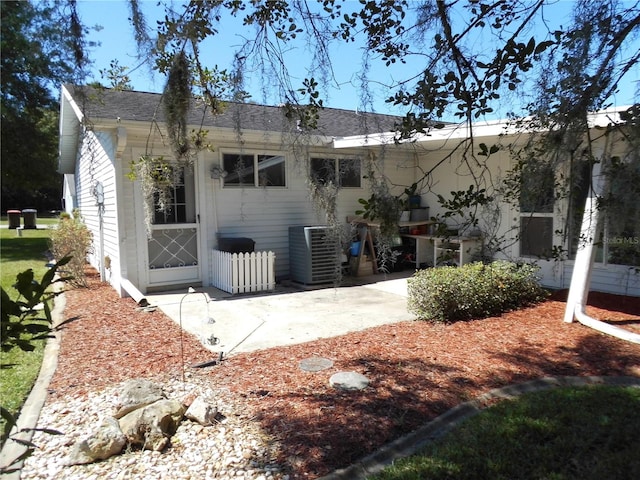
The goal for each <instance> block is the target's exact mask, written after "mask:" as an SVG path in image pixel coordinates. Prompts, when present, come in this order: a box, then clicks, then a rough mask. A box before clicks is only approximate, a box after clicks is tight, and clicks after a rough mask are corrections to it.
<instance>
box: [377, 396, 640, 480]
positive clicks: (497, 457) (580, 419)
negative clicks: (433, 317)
mask: <svg viewBox="0 0 640 480" xmlns="http://www.w3.org/2000/svg"><path fill="white" fill-rule="evenodd" d="M638 412H640V388H633V387H627V388H623V387H606V386H594V387H583V388H562V389H556V390H548V391H543V392H537V393H532V394H527V395H523V396H522V397H519V398H518V399H515V400H511V401H504V402H502V403H500V404H498V405H495V406H493V407H491V408H489V409H487V410H485V411H484V412H482V413H481V414H479V415H477V416H475V417H473V418H471V419H469V420H468V421H466V422H464V423H463V424H462V425H461V426H460V427H458V428H457V429H455V430H454V431H453V432H451V433H449V434H448V435H446V436H445V437H443V438H442V439H440V441H437V442H435V443H433V444H431V445H429V446H428V447H427V448H426V449H425V450H424V451H423V452H421V453H420V454H419V455H415V456H413V457H410V458H406V459H403V460H401V461H398V462H396V463H395V464H394V465H392V466H390V467H388V468H387V469H385V470H384V471H383V472H382V473H381V474H379V475H377V476H374V477H372V479H376V480H418V479H427V478H428V479H430V480H441V479H456V480H458V479H459V480H463V479H474V480H475V479H505V480H506V479H533V478H539V479H543V478H544V479H550V480H569V479H572V480H600V479H604V478H615V479H620V480H622V479H630V480H631V479H635V478H640V415H639V414H638Z"/></svg>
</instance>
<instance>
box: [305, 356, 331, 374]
mask: <svg viewBox="0 0 640 480" xmlns="http://www.w3.org/2000/svg"><path fill="white" fill-rule="evenodd" d="M331 367H333V361H332V360H329V359H328V358H322V357H309V358H305V359H304V360H301V361H300V369H301V370H304V371H305V372H319V371H321V370H326V369H327V368H331Z"/></svg>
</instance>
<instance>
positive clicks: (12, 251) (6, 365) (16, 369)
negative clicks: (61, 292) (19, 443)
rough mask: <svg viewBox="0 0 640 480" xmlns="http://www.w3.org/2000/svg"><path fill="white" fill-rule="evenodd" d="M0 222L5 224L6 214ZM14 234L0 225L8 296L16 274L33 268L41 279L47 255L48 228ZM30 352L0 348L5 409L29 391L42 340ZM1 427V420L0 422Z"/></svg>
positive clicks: (0, 395) (1, 270) (2, 277)
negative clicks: (1, 350)
mask: <svg viewBox="0 0 640 480" xmlns="http://www.w3.org/2000/svg"><path fill="white" fill-rule="evenodd" d="M57 223H58V219H51V218H47V219H38V222H37V224H38V226H39V227H40V226H52V225H55V224H57ZM0 224H2V225H7V221H6V218H3V219H2V220H1V221H0ZM21 233H22V235H21V236H18V233H17V232H16V230H13V229H11V230H10V229H7V228H0V283H1V284H2V288H4V289H5V291H6V292H7V293H8V294H9V296H10V297H11V298H12V299H15V298H16V297H17V295H18V292H17V290H16V289H14V288H13V287H12V285H13V284H14V283H15V280H16V275H17V274H18V273H20V272H22V271H24V270H27V269H29V268H31V269H33V272H34V275H35V278H36V279H38V280H39V279H41V278H42V275H43V274H44V273H45V272H46V270H47V267H46V263H47V259H46V257H45V255H44V253H45V252H46V251H47V250H48V248H49V247H48V239H49V233H50V230H48V229H45V228H38V229H37V230H23V231H22V232H21ZM35 345H36V349H35V350H34V351H32V352H23V351H22V350H20V349H18V348H13V349H12V350H11V351H9V352H0V364H1V368H0V375H1V378H0V401H1V403H2V406H3V407H4V408H6V409H7V410H8V411H10V412H12V413H13V414H16V413H18V412H19V410H20V407H21V406H22V404H23V403H24V400H25V399H26V397H27V395H28V394H29V392H30V391H31V388H32V387H33V384H34V382H35V380H36V378H37V376H38V372H39V371H40V365H41V363H42V354H43V350H44V342H42V341H38V342H36V343H35ZM0 426H1V429H0V431H1V430H3V429H4V422H2V423H0Z"/></svg>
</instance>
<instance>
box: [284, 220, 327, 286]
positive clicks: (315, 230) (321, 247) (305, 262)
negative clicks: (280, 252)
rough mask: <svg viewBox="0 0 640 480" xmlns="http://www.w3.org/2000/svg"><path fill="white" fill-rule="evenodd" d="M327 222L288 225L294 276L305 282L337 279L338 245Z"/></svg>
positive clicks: (298, 280)
mask: <svg viewBox="0 0 640 480" xmlns="http://www.w3.org/2000/svg"><path fill="white" fill-rule="evenodd" d="M327 232H328V228H327V227H325V226H298V227H289V270H290V274H291V280H292V281H294V282H298V283H303V284H318V283H331V282H333V281H334V280H335V279H336V265H337V263H336V260H337V257H336V255H337V252H338V248H337V245H336V243H335V240H331V239H329V238H328V237H327Z"/></svg>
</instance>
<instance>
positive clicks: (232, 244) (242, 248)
mask: <svg viewBox="0 0 640 480" xmlns="http://www.w3.org/2000/svg"><path fill="white" fill-rule="evenodd" d="M255 247H256V242H254V241H253V240H252V239H251V238H246V237H235V238H218V250H220V251H221V252H229V253H251V252H253V251H254V249H255Z"/></svg>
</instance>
